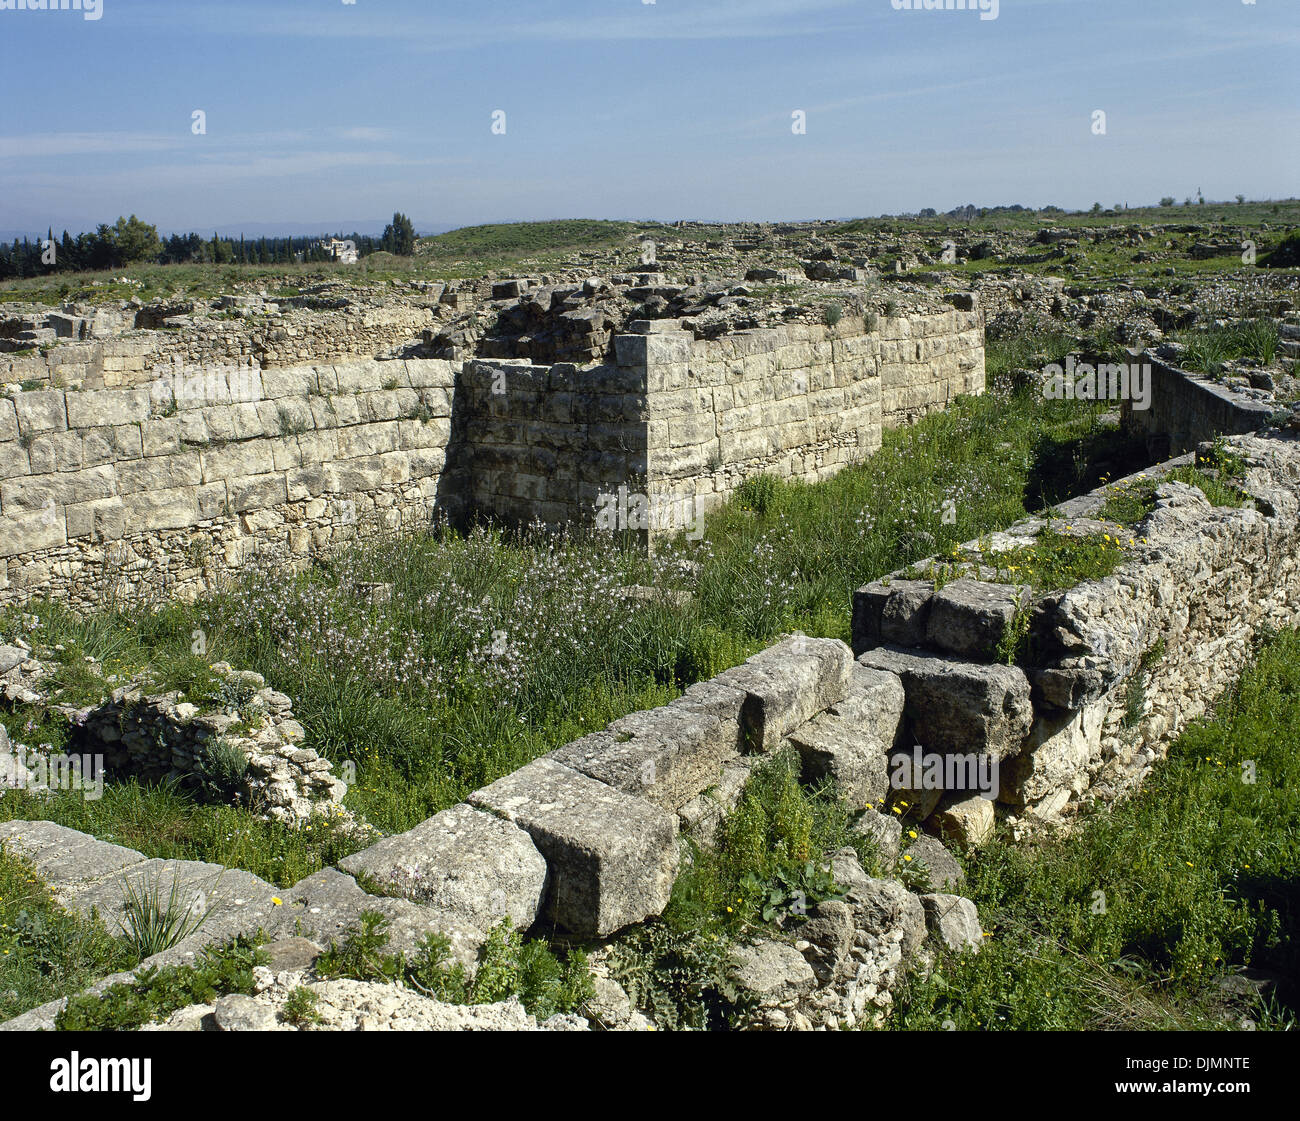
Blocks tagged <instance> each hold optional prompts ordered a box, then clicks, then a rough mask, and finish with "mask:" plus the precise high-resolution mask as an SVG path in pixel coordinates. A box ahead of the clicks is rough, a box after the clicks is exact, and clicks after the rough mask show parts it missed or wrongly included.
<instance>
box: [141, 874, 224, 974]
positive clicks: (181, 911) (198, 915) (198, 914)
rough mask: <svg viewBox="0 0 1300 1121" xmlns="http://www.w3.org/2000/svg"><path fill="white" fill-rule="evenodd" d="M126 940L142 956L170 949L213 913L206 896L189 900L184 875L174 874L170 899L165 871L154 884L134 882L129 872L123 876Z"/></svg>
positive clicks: (157, 877)
mask: <svg viewBox="0 0 1300 1121" xmlns="http://www.w3.org/2000/svg"><path fill="white" fill-rule="evenodd" d="M122 892H123V906H124V913H123V916H122V921H123V923H124V925H125V927H126V939H127V941H128V942H129V943H130V944H131V946H132V948H133V949H134V950H135V952H136V956H137V958H138V959H142V958H148V957H152V956H153V955H154V954H160V953H162V952H163V950H170V949H171V948H172V947H173V946H174V945H176V943H177V942H181V941H183V940H184V939H186V938H188V937H189V936H190V935H191V934H193V933H195V932H196V931H197V930H198V929H199V927H201V926H202V925H203V923H204V922H205V921H206V920H207V917H208V915H210V914H211V913H212V907H211V905H208V906H204V899H203V897H202V895H201V894H200V895H198V896H196V897H195V898H194V899H192V900H187V899H186V898H185V896H184V894H183V893H182V889H181V880H180V876H179V875H177V874H173V876H172V884H171V889H170V890H169V891H168V893H167V897H166V899H164V898H163V894H162V873H159V874H158V875H157V876H155V877H154V880H153V882H152V883H151V884H148V885H145V884H144V883H143V881H137V882H135V883H133V882H132V881H131V878H130V876H129V875H127V876H124V877H123V878H122Z"/></svg>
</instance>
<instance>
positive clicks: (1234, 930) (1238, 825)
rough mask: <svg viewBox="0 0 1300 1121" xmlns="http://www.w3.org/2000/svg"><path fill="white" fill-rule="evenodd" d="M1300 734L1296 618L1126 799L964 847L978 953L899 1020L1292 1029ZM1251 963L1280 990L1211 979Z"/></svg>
mask: <svg viewBox="0 0 1300 1121" xmlns="http://www.w3.org/2000/svg"><path fill="white" fill-rule="evenodd" d="M1297 742H1300V633H1297V632H1295V631H1286V632H1283V633H1282V634H1280V635H1278V636H1276V637H1275V638H1274V639H1273V640H1271V641H1270V642H1268V643H1267V645H1265V646H1264V647H1263V649H1262V650H1261V651H1260V653H1259V656H1258V660H1257V661H1256V662H1255V663H1254V665H1252V666H1251V667H1249V668H1248V669H1247V671H1246V672H1245V674H1244V675H1243V677H1242V679H1241V681H1240V683H1239V685H1238V686H1237V687H1236V689H1235V690H1234V692H1233V693H1232V694H1231V696H1230V697H1229V698H1228V699H1227V700H1225V702H1224V703H1223V704H1222V705H1221V706H1220V708H1219V712H1218V715H1217V718H1216V719H1214V720H1212V721H1206V722H1200V723H1197V724H1195V725H1193V726H1191V727H1189V728H1188V729H1187V730H1186V731H1184V733H1183V734H1182V735H1181V736H1180V737H1179V739H1178V740H1177V742H1176V743H1175V744H1174V745H1173V746H1172V747H1171V749H1170V753H1169V758H1168V760H1167V762H1165V763H1164V764H1162V765H1160V766H1158V767H1157V769H1156V770H1155V772H1154V773H1153V774H1152V776H1151V777H1150V778H1149V779H1148V781H1147V783H1146V785H1145V787H1144V788H1143V790H1142V791H1141V792H1140V793H1139V794H1138V795H1136V796H1135V797H1134V798H1133V799H1132V800H1130V801H1128V802H1126V803H1124V804H1122V805H1120V806H1118V807H1117V808H1115V809H1113V810H1112V811H1110V812H1097V813H1095V814H1093V815H1092V816H1090V817H1088V818H1087V819H1085V820H1084V822H1083V823H1082V824H1081V826H1080V827H1079V828H1078V830H1077V831H1076V832H1075V833H1074V835H1072V836H1070V837H1068V838H1063V839H1058V840H1051V841H1043V842H1040V843H1038V844H1036V845H1028V846H1026V845H1023V844H1013V843H1012V842H1010V841H1009V840H1008V839H1007V838H1005V837H1001V838H999V839H998V840H996V841H995V842H994V843H992V844H991V845H990V846H988V847H987V848H985V849H982V850H980V851H979V852H978V853H976V854H974V855H973V856H971V857H970V859H969V860H968V861H967V865H966V870H967V876H968V885H967V890H968V893H969V894H970V896H971V897H972V898H973V899H974V900H975V902H976V903H977V905H978V906H979V909H980V914H981V916H982V919H983V923H984V927H985V930H986V931H988V932H989V934H990V935H991V936H990V937H989V938H988V940H987V942H986V944H985V946H984V948H983V951H982V952H981V953H980V954H978V955H975V956H971V957H964V958H960V959H955V960H949V961H947V962H945V963H944V964H943V966H942V968H941V969H940V970H939V971H937V972H936V973H935V975H934V976H933V977H932V978H930V979H929V980H928V981H920V980H915V979H914V980H913V981H912V983H911V985H910V987H909V989H908V991H907V992H906V993H904V994H903V995H902V998H901V1000H900V1001H899V1004H898V1015H897V1016H896V1018H895V1020H894V1022H893V1026H894V1027H895V1028H898V1029H919V1030H932V1029H936V1028H941V1027H943V1026H945V1024H947V1025H950V1026H954V1027H955V1028H956V1029H957V1030H980V1031H988V1030H1073V1031H1089V1030H1099V1029H1139V1030H1156V1029H1187V1028H1198V1029H1200V1028H1227V1029H1234V1028H1239V1027H1240V1026H1241V1024H1242V1022H1243V1021H1250V1022H1251V1023H1252V1024H1255V1025H1258V1026H1259V1027H1261V1028H1270V1027H1271V1028H1278V1027H1284V1026H1287V1025H1288V1024H1289V1025H1291V1026H1294V1022H1295V1020H1294V1009H1295V1007H1296V1001H1297V998H1298V997H1300V994H1297V992H1296V990H1295V987H1294V986H1295V980H1296V978H1297V977H1300V895H1297V871H1298V870H1300V795H1297V790H1300V753H1297V751H1296V749H1295V745H1296V743H1297ZM1252 768H1253V777H1254V778H1255V781H1254V782H1249V781H1246V779H1248V778H1249V777H1251V772H1252ZM1098 892H1102V893H1104V912H1103V911H1102V910H1101V903H1102V902H1103V900H1102V899H1101V897H1099V896H1098V895H1097V893H1098ZM1245 968H1253V969H1256V970H1260V971H1263V972H1264V973H1266V974H1270V975H1273V976H1276V977H1279V978H1282V979H1283V990H1282V991H1281V993H1280V994H1279V998H1280V999H1279V1000H1278V1001H1275V1002H1273V1003H1263V1002H1260V1001H1258V1000H1255V999H1250V1000H1245V999H1242V998H1230V997H1228V996H1227V995H1225V993H1224V991H1223V990H1222V989H1221V988H1220V987H1219V986H1218V985H1216V984H1215V981H1216V979H1217V978H1220V977H1222V976H1224V975H1225V974H1230V973H1232V972H1235V971H1239V970H1241V969H1245ZM1287 983H1289V984H1290V986H1291V987H1290V988H1286V987H1285V986H1286V984H1287Z"/></svg>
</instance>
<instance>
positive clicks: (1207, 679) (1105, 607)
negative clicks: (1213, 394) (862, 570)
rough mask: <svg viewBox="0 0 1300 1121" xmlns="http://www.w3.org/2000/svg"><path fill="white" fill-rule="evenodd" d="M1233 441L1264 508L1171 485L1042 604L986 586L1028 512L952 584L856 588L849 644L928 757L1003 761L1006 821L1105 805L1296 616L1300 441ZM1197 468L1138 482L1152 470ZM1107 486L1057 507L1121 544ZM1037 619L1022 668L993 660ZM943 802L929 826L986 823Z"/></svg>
mask: <svg viewBox="0 0 1300 1121" xmlns="http://www.w3.org/2000/svg"><path fill="white" fill-rule="evenodd" d="M1229 444H1230V446H1231V447H1232V449H1233V450H1234V451H1235V452H1236V453H1237V454H1240V455H1242V456H1243V457H1244V458H1245V460H1246V462H1247V464H1248V465H1249V468H1248V471H1247V476H1246V480H1245V483H1244V489H1245V491H1246V492H1247V493H1248V494H1249V495H1250V496H1251V497H1252V498H1253V500H1254V501H1253V503H1251V504H1248V505H1247V506H1245V507H1243V508H1232V507H1212V506H1210V504H1209V503H1208V502H1207V501H1206V499H1205V497H1204V495H1203V494H1202V493H1201V492H1200V491H1199V490H1197V489H1195V488H1193V487H1190V486H1187V485H1185V484H1182V483H1177V482H1166V483H1161V484H1160V485H1159V488H1158V490H1157V502H1156V508H1155V510H1154V511H1153V512H1152V513H1151V514H1150V515H1148V517H1147V518H1146V519H1145V520H1144V521H1143V522H1141V523H1140V524H1138V525H1137V526H1134V527H1133V528H1132V530H1131V535H1132V538H1133V540H1134V543H1133V544H1132V545H1131V546H1130V547H1129V550H1128V552H1129V555H1130V557H1131V559H1130V560H1128V561H1126V562H1125V563H1124V564H1123V565H1122V566H1121V567H1120V568H1119V569H1118V570H1117V572H1116V573H1115V574H1114V575H1112V576H1109V577H1106V578H1105V579H1102V580H1096V581H1090V582H1087V583H1084V584H1081V585H1080V586H1078V587H1076V588H1072V589H1069V590H1067V591H1061V592H1052V593H1048V594H1045V595H1040V596H1038V597H1036V598H1031V597H1030V595H1029V593H1028V589H1026V588H1023V587H1017V586H1013V585H1007V584H1000V583H989V582H986V580H982V579H980V577H981V575H987V576H991V575H992V573H991V572H990V570H989V568H988V566H990V565H992V566H996V565H997V563H998V562H997V559H996V554H997V553H998V552H1000V551H1003V550H1005V549H1009V548H1014V547H1016V546H1020V545H1025V544H1031V543H1032V541H1033V539H1034V537H1036V536H1037V534H1038V533H1040V532H1042V530H1043V529H1044V528H1045V527H1046V522H1045V521H1044V520H1042V519H1038V518H1034V519H1029V520H1027V521H1025V522H1022V523H1020V524H1018V525H1016V526H1013V527H1012V528H1011V529H1009V530H1008V531H1007V532H1006V533H1002V534H994V535H992V538H991V539H990V541H989V542H988V543H987V544H986V546H985V548H984V551H983V553H982V556H981V557H979V558H978V559H979V563H977V564H973V565H969V566H967V570H966V571H965V575H964V576H963V575H962V573H961V572H960V571H959V572H957V573H956V574H955V575H956V576H958V577H960V578H956V579H951V582H949V583H947V584H945V585H944V586H943V587H941V588H938V589H936V587H935V585H934V584H932V583H931V582H929V581H918V580H908V579H906V574H904V573H897V574H895V576H894V577H891V578H887V579H885V580H882V581H877V582H876V583H874V584H871V585H868V586H866V587H864V588H862V589H860V590H859V591H858V593H857V594H856V597H855V602H854V622H853V641H854V649H855V651H856V652H858V653H859V654H860V655H861V658H860V659H859V660H860V661H861V662H862V663H863V664H869V665H872V666H875V667H877V668H880V669H885V670H889V671H891V672H894V673H896V674H897V675H898V676H899V678H900V680H902V682H903V684H904V687H905V691H906V693H907V703H906V706H905V727H906V729H907V735H906V736H905V739H906V740H907V741H908V742H910V743H916V744H919V745H921V747H922V748H924V749H925V751H926V752H929V753H937V754H940V755H944V756H948V755H956V754H969V755H974V756H991V757H994V758H996V759H997V760H998V761H999V762H1000V764H1001V782H1000V786H999V789H998V793H997V803H998V807H999V809H1000V810H1001V811H1002V813H1003V814H1004V815H1005V816H1007V817H1008V818H1009V819H1010V820H1011V821H1012V822H1013V824H1014V823H1017V822H1021V821H1031V820H1037V821H1059V820H1061V819H1062V815H1063V814H1068V812H1069V810H1070V809H1071V807H1072V806H1073V805H1075V804H1077V803H1078V802H1079V801H1080V800H1081V799H1084V798H1100V799H1103V800H1109V799H1111V798H1114V797H1118V796H1120V795H1121V794H1123V793H1125V792H1127V791H1128V790H1130V789H1132V788H1133V787H1134V786H1136V785H1137V784H1138V783H1139V782H1140V781H1141V779H1142V778H1143V776H1144V775H1145V774H1146V773H1147V771H1148V770H1149V769H1150V767H1151V765H1152V764H1153V763H1154V762H1155V760H1156V759H1157V758H1159V757H1161V755H1162V754H1163V751H1164V748H1165V746H1166V745H1167V743H1168V742H1169V740H1171V739H1172V738H1173V737H1174V736H1176V735H1177V733H1178V732H1179V731H1181V729H1182V728H1184V727H1185V726H1186V724H1187V722H1188V721H1190V720H1194V719H1196V718H1197V717H1199V716H1201V715H1202V714H1204V713H1205V712H1206V711H1207V710H1208V708H1209V707H1210V705H1212V704H1213V702H1214V701H1215V700H1216V699H1217V698H1218V697H1219V696H1220V695H1221V694H1222V693H1223V691H1224V690H1225V689H1227V688H1228V687H1229V686H1230V685H1231V684H1232V682H1233V681H1235V680H1236V677H1237V675H1238V673H1239V672H1240V670H1241V667H1242V666H1243V665H1244V664H1245V662H1246V661H1247V660H1248V658H1249V656H1250V653H1251V649H1252V643H1253V640H1254V637H1255V635H1256V634H1258V633H1259V632H1260V631H1261V630H1263V629H1266V628H1278V627H1284V626H1293V625H1295V623H1296V619H1297V613H1298V608H1300V528H1298V527H1297V521H1296V515H1297V511H1298V510H1300V442H1297V440H1296V439H1295V438H1294V437H1290V436H1282V435H1263V436H1241V437H1234V438H1232V439H1231V440H1230V441H1229ZM1189 462H1190V457H1183V458H1181V459H1178V460H1173V461H1170V462H1168V463H1166V464H1163V465H1161V466H1160V467H1158V468H1155V469H1153V470H1152V471H1150V472H1147V473H1145V474H1146V475H1147V476H1148V477H1150V476H1155V477H1156V478H1159V476H1161V475H1163V474H1165V473H1167V471H1168V470H1170V469H1171V468H1172V467H1174V466H1178V465H1183V464H1186V463H1189ZM1135 481H1136V477H1135V479H1130V480H1123V481H1121V482H1120V483H1119V484H1115V485H1117V486H1124V485H1126V484H1131V483H1133V482H1135ZM1108 491H1109V488H1103V490H1100V491H1097V492H1094V493H1092V494H1090V495H1087V496H1084V497H1081V498H1078V499H1075V500H1073V501H1071V502H1068V503H1066V504H1064V505H1063V506H1061V507H1059V508H1058V509H1057V510H1056V512H1055V513H1056V514H1057V515H1058V517H1060V518H1064V519H1065V522H1066V524H1067V525H1068V526H1069V532H1074V533H1098V534H1101V533H1110V534H1115V535H1124V536H1127V534H1126V533H1125V531H1124V530H1122V529H1120V530H1117V528H1116V526H1115V525H1114V523H1109V522H1101V521H1098V520H1095V519H1096V515H1097V513H1098V511H1099V510H1100V509H1101V507H1102V506H1103V505H1104V503H1105V501H1106V499H1107V494H1108ZM1060 525H1061V523H1060V522H1059V521H1058V522H1057V523H1056V526H1057V528H1058V529H1059V528H1060ZM966 553H967V554H971V553H976V554H978V553H979V546H978V545H976V544H974V543H972V544H971V545H969V546H968V547H967V550H966ZM950 559H951V558H946V559H945V558H937V561H936V563H937V565H939V566H944V565H945V560H950ZM918 567H921V568H924V564H923V565H922V566H918ZM953 575H954V574H953V573H952V572H951V571H950V572H949V577H950V578H951V577H952V576H953ZM1026 611H1027V612H1029V622H1028V636H1029V645H1028V649H1029V651H1030V653H1029V655H1028V656H1027V658H1026V660H1025V661H1023V662H1022V663H1021V664H1017V665H1015V666H1006V665H997V664H993V660H994V653H993V652H994V648H995V647H996V646H997V644H998V643H999V641H1000V640H1001V639H1002V637H1003V635H1004V634H1005V633H1006V630H1007V628H1008V627H1011V626H1013V625H1014V623H1015V621H1016V620H1017V616H1018V614H1019V613H1021V612H1026ZM937 807H938V813H937V815H936V817H935V818H934V821H933V824H935V825H936V826H938V827H940V828H942V829H945V830H949V831H952V832H954V833H956V834H957V835H960V836H961V837H962V838H963V839H965V840H979V839H981V838H982V837H983V836H986V835H987V833H988V830H989V829H991V827H992V824H993V820H994V812H993V811H994V807H993V804H992V802H991V801H990V800H987V799H981V798H976V797H969V796H964V795H963V794H962V793H961V792H960V791H957V792H953V791H949V792H946V793H945V794H944V796H943V801H942V802H941V803H937Z"/></svg>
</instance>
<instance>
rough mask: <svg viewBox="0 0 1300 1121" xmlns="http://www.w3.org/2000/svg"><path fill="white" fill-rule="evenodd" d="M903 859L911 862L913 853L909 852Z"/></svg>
mask: <svg viewBox="0 0 1300 1121" xmlns="http://www.w3.org/2000/svg"><path fill="white" fill-rule="evenodd" d="M903 859H904V860H906V861H909V862H910V861H911V859H912V857H911V854H908V855H907V856H904V857H903Z"/></svg>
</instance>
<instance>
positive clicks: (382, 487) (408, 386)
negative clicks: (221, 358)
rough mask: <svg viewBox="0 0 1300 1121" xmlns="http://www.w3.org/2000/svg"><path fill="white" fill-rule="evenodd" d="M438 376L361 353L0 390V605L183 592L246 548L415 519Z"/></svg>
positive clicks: (434, 427) (438, 424) (443, 368)
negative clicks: (358, 358) (125, 381)
mask: <svg viewBox="0 0 1300 1121" xmlns="http://www.w3.org/2000/svg"><path fill="white" fill-rule="evenodd" d="M455 377H456V371H455V369H454V368H453V367H452V365H451V364H450V363H448V362H444V361H439V360H437V359H428V360H418V361H409V362H408V361H393V362H375V361H369V362H361V363H355V364H353V365H349V366H313V367H301V368H295V369H292V370H283V371H279V370H265V371H259V370H252V369H249V370H247V371H243V372H234V371H227V372H216V373H210V374H207V375H204V376H202V377H198V378H193V379H186V378H182V379H179V380H170V381H169V380H163V381H157V382H154V383H152V384H151V385H149V386H147V387H146V386H142V387H138V388H134V389H117V390H100V391H88V390H71V389H69V390H35V391H28V392H21V393H17V394H15V395H13V396H12V397H10V398H4V397H0V602H13V601H21V600H24V599H26V598H28V597H30V596H32V595H36V594H52V595H61V596H64V597H67V598H69V599H71V600H72V601H73V602H74V603H77V604H78V605H82V606H86V607H95V606H102V605H103V603H105V602H107V601H109V600H111V599H112V597H113V596H114V595H115V594H117V593H119V592H124V591H126V592H139V591H151V592H153V593H157V594H163V595H178V594H181V595H183V594H190V593H193V592H197V591H198V590H200V589H202V588H204V587H208V586H211V585H212V584H213V583H214V582H215V581H216V580H217V579H218V578H219V577H220V575H222V574H223V573H227V572H231V571H237V570H238V569H239V568H241V567H242V566H243V565H244V564H246V563H247V562H248V561H249V560H250V559H251V557H252V556H253V555H254V554H255V553H256V552H258V551H265V550H269V551H272V552H274V553H276V554H279V555H281V556H283V557H305V556H307V555H309V554H310V553H311V552H312V551H313V550H315V549H320V548H325V547H327V546H329V545H331V544H332V543H335V542H337V541H339V540H344V539H347V538H350V537H352V536H354V535H355V534H356V533H357V531H358V527H359V526H370V525H379V526H382V527H385V528H390V529H395V528H399V527H401V526H407V527H410V528H416V527H419V526H423V525H427V524H428V523H429V521H430V520H431V518H432V516H433V512H434V510H435V508H436V507H437V505H438V500H439V497H440V489H441V476H442V472H443V468H444V465H445V463H446V458H447V449H448V445H449V443H450V438H451V427H452V423H451V417H452V398H453V395H454V389H455V384H454V383H455Z"/></svg>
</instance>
